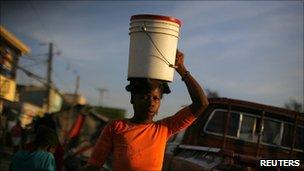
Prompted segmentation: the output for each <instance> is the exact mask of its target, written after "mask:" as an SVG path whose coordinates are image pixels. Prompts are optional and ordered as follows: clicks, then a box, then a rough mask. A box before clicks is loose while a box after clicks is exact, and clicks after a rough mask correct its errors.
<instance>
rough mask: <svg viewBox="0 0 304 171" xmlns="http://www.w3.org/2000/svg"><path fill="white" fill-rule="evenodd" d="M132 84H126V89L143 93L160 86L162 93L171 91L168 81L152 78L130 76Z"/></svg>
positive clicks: (133, 92)
mask: <svg viewBox="0 0 304 171" xmlns="http://www.w3.org/2000/svg"><path fill="white" fill-rule="evenodd" d="M129 81H130V84H129V85H127V86H126V90H127V91H128V92H131V94H135V93H143V92H148V91H151V90H154V89H156V88H159V89H160V91H161V93H162V94H169V93H170V92H171V90H170V88H169V85H168V83H167V82H165V81H162V80H157V79H151V78H130V79H129Z"/></svg>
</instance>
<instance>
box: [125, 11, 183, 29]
mask: <svg viewBox="0 0 304 171" xmlns="http://www.w3.org/2000/svg"><path fill="white" fill-rule="evenodd" d="M138 19H157V20H164V21H170V22H174V23H176V24H178V25H179V26H181V25H182V22H181V21H180V20H179V19H177V18H174V17H170V16H163V15H153V14H138V15H133V16H132V17H131V21H132V20H138Z"/></svg>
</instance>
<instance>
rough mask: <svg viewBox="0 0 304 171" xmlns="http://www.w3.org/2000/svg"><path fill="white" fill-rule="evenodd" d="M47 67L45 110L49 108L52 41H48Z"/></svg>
mask: <svg viewBox="0 0 304 171" xmlns="http://www.w3.org/2000/svg"><path fill="white" fill-rule="evenodd" d="M47 63H48V68H47V96H46V111H47V112H49V110H50V94H51V87H52V70H53V68H52V63H53V43H52V42H51V43H49V55H48V60H47Z"/></svg>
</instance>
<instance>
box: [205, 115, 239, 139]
mask: <svg viewBox="0 0 304 171" xmlns="http://www.w3.org/2000/svg"><path fill="white" fill-rule="evenodd" d="M227 114H228V111H225V110H215V111H214V113H213V114H212V116H211V118H210V120H209V122H208V124H207V127H206V131H208V132H212V133H218V134H221V135H222V134H223V133H224V129H225V125H226V117H227ZM239 118H240V115H239V114H238V113H236V112H231V113H230V119H229V127H228V130H227V135H230V136H235V137H236V136H237V133H238V127H239Z"/></svg>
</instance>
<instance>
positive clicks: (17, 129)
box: [11, 119, 22, 152]
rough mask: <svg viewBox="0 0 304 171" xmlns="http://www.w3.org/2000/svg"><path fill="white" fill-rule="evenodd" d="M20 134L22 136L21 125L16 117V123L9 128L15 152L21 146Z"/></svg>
mask: <svg viewBox="0 0 304 171" xmlns="http://www.w3.org/2000/svg"><path fill="white" fill-rule="evenodd" d="M21 136H22V127H21V122H20V120H19V119H18V120H17V122H16V124H15V125H14V126H13V127H12V129H11V137H12V143H13V147H14V152H17V151H18V150H19V149H20V147H21Z"/></svg>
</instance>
